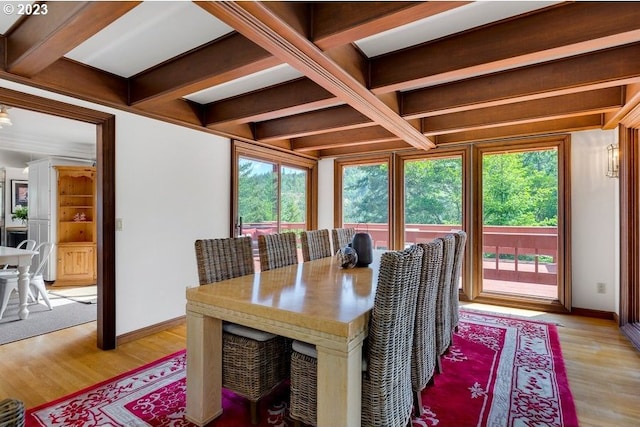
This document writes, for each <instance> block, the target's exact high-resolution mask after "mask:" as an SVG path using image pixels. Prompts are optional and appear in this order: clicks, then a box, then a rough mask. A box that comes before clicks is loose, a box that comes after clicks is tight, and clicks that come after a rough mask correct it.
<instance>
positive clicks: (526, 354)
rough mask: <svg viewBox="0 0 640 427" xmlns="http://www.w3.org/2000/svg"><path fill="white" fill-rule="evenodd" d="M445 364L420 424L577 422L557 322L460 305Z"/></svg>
mask: <svg viewBox="0 0 640 427" xmlns="http://www.w3.org/2000/svg"><path fill="white" fill-rule="evenodd" d="M442 365H443V367H442V371H443V372H442V374H439V375H436V376H435V379H434V381H435V384H434V385H433V386H432V387H427V389H426V390H424V391H423V394H422V403H423V407H424V409H425V413H424V414H423V416H422V417H421V418H420V419H414V420H413V425H414V426H416V427H417V426H439V427H448V426H452V427H464V426H468V427H472V426H474V427H475V426H522V427H543V426H544V427H556V426H557V427H561V426H564V427H575V426H578V417H577V415H576V409H575V405H574V403H573V397H572V394H571V390H570V389H569V383H568V381H567V375H566V371H565V367H564V360H563V359H562V352H561V350H560V341H559V338H558V332H557V330H556V326H555V325H551V324H548V323H542V322H535V321H530V320H524V319H522V318H517V317H503V316H497V315H491V314H485V313H479V312H470V311H462V310H461V312H460V326H459V330H458V333H457V334H456V335H455V336H454V340H453V344H452V346H451V347H450V349H449V351H448V353H446V354H445V355H444V356H443V360H442Z"/></svg>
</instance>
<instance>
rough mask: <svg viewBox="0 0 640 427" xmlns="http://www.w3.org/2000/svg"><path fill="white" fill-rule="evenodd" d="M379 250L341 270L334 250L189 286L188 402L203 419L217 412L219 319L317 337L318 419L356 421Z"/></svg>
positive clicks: (327, 424)
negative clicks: (324, 255) (371, 259)
mask: <svg viewBox="0 0 640 427" xmlns="http://www.w3.org/2000/svg"><path fill="white" fill-rule="evenodd" d="M379 259H380V254H378V253H376V254H375V256H374V262H373V263H372V264H371V265H370V266H368V267H356V268H350V269H343V268H341V267H340V264H339V262H338V260H337V259H336V258H335V257H329V258H321V259H318V260H314V261H308V262H304V263H300V264H296V265H291V266H287V267H282V268H277V269H273V270H268V271H264V272H257V273H255V274H252V275H247V276H242V277H238V278H234V279H229V280H224V281H221V282H217V283H214V284H209V285H202V286H197V287H192V288H188V289H187V291H186V294H187V405H186V417H187V419H188V420H189V421H191V422H193V423H195V424H197V425H199V426H203V425H205V424H207V423H208V422H210V421H211V420H213V419H215V418H217V417H218V416H220V415H221V414H222V410H223V408H222V392H221V389H222V322H223V321H229V322H233V323H237V324H241V325H245V326H249V327H252V328H256V329H260V330H262V331H266V332H271V333H274V334H278V335H281V336H285V337H289V338H292V339H297V340H301V341H304V342H307V343H311V344H314V345H315V346H316V349H317V351H318V384H317V387H318V401H317V403H318V411H317V413H318V426H319V427H336V426H342V427H350V426H354V427H355V426H358V427H359V426H360V417H361V414H360V412H361V390H362V344H363V341H364V339H365V338H366V337H367V332H368V330H367V328H368V322H369V316H370V312H371V309H372V308H373V302H374V298H375V290H376V285H377V275H378V270H379Z"/></svg>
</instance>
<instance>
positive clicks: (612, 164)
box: [607, 144, 620, 178]
mask: <svg viewBox="0 0 640 427" xmlns="http://www.w3.org/2000/svg"><path fill="white" fill-rule="evenodd" d="M619 168H620V162H619V153H618V146H617V145H613V144H611V145H609V146H608V147H607V176H608V177H609V178H617V177H618V171H619Z"/></svg>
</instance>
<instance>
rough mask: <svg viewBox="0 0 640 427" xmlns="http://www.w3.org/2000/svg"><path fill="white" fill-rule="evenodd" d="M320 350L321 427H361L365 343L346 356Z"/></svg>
mask: <svg viewBox="0 0 640 427" xmlns="http://www.w3.org/2000/svg"><path fill="white" fill-rule="evenodd" d="M316 349H317V350H318V412H317V413H318V427H335V426H344V427H360V418H361V406H362V403H361V402H362V343H360V344H358V345H356V346H355V347H353V348H352V349H351V351H349V352H346V353H343V352H339V351H336V350H332V349H326V348H323V347H320V346H316Z"/></svg>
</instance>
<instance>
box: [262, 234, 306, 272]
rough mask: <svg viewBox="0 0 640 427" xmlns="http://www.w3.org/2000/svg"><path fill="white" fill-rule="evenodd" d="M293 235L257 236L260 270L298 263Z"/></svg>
mask: <svg viewBox="0 0 640 427" xmlns="http://www.w3.org/2000/svg"><path fill="white" fill-rule="evenodd" d="M296 245H297V243H296V235H295V233H290V232H287V233H277V234H264V235H259V236H258V253H259V254H260V269H261V270H262V271H266V270H272V269H274V268H280V267H284V266H287V265H292V264H297V263H298V250H297V247H296Z"/></svg>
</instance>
